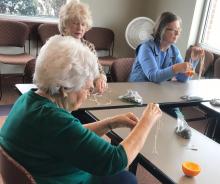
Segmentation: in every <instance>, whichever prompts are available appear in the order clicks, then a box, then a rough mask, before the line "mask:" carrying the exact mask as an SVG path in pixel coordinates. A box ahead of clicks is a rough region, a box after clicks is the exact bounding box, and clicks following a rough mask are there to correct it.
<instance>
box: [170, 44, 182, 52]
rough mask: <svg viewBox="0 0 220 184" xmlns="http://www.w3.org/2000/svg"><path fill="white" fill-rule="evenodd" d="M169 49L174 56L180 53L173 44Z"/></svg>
mask: <svg viewBox="0 0 220 184" xmlns="http://www.w3.org/2000/svg"><path fill="white" fill-rule="evenodd" d="M170 48H171V51H172V52H174V53H175V54H179V53H180V50H179V49H178V47H177V46H176V45H175V44H172V45H171V46H170Z"/></svg>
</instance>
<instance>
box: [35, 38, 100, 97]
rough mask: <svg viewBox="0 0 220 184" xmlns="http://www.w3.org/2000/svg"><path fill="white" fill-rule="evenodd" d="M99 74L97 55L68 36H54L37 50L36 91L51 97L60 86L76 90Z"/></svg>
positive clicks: (56, 92)
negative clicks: (39, 90)
mask: <svg viewBox="0 0 220 184" xmlns="http://www.w3.org/2000/svg"><path fill="white" fill-rule="evenodd" d="M98 74H99V71H98V64H97V56H95V55H94V54H93V53H92V52H91V51H90V50H89V48H87V47H85V46H83V45H82V43H81V42H80V41H79V40H77V39H75V38H73V37H71V36H61V35H56V36H53V37H51V38H50V39H49V40H48V41H47V42H46V44H45V45H44V46H43V47H42V48H41V50H40V53H39V55H38V57H37V60H36V66H35V72H34V78H33V81H34V83H35V84H36V85H37V87H38V88H39V89H41V90H43V91H44V92H46V93H49V94H51V95H54V94H59V90H60V88H61V87H63V88H66V89H71V90H73V91H78V90H80V89H81V88H82V87H83V86H84V85H85V83H86V81H88V80H94V79H95V78H97V76H98Z"/></svg>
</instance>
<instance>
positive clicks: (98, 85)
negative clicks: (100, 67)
mask: <svg viewBox="0 0 220 184" xmlns="http://www.w3.org/2000/svg"><path fill="white" fill-rule="evenodd" d="M106 82H107V81H106V77H105V76H102V75H100V77H99V78H97V79H96V80H95V90H96V92H97V93H100V94H102V93H104V91H105V90H106V88H107V83H106Z"/></svg>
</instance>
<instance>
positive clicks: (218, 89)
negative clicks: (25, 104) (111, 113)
mask: <svg viewBox="0 0 220 184" xmlns="http://www.w3.org/2000/svg"><path fill="white" fill-rule="evenodd" d="M108 86H109V87H108V89H107V91H106V92H105V93H104V94H103V95H101V96H100V95H91V97H90V98H89V99H88V100H87V101H86V102H85V103H84V104H83V105H82V106H81V108H82V109H103V108H125V107H134V106H137V105H136V104H133V103H130V102H123V101H121V100H120V99H119V98H118V97H119V96H121V95H124V94H125V93H126V92H127V90H128V89H132V90H135V91H137V92H138V93H139V94H140V95H141V96H142V98H143V105H144V106H145V105H146V104H148V103H149V102H155V103H159V104H162V105H176V106H181V105H183V104H189V103H193V102H204V101H209V100H211V99H213V98H220V79H202V80H190V81H188V82H186V83H180V82H175V81H167V82H163V83H161V84H155V83H152V82H135V83H134V82H133V83H132V82H124V83H109V84H108ZM16 87H17V89H18V90H19V91H20V92H21V93H24V92H26V91H28V90H29V89H30V88H33V87H35V86H34V85H33V84H16ZM28 88H29V89H28ZM207 89H209V92H207ZM185 95H189V96H198V97H201V98H202V99H201V100H196V101H193V100H192V101H185V100H183V99H181V97H182V96H185Z"/></svg>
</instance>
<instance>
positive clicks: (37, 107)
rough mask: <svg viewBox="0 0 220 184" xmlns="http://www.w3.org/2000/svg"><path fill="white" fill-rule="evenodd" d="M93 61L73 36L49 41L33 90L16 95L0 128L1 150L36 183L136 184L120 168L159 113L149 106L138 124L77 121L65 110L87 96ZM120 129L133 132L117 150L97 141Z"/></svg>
mask: <svg viewBox="0 0 220 184" xmlns="http://www.w3.org/2000/svg"><path fill="white" fill-rule="evenodd" d="M96 61H97V57H96V56H95V55H94V54H93V53H92V52H90V51H89V49H88V48H86V47H84V46H83V45H82V44H81V43H80V42H78V41H77V40H76V39H74V38H73V37H70V36H58V35H57V36H54V37H51V38H50V39H49V40H48V41H47V43H46V44H45V45H44V46H43V47H42V49H41V51H40V53H39V56H38V58H37V60H36V68H35V73H34V83H35V84H36V86H37V88H38V89H37V90H36V91H35V90H30V91H28V92H27V93H25V94H23V95H22V96H20V97H19V99H18V100H17V101H16V103H15V104H14V106H13V108H12V110H11V111H10V113H9V115H8V118H7V119H6V122H5V123H4V126H3V127H2V129H1V139H0V143H1V146H2V147H3V148H4V149H5V150H6V151H7V152H8V153H9V154H10V155H11V156H12V157H13V158H14V159H15V160H17V161H18V162H19V163H20V164H21V165H22V166H24V168H26V169H27V170H28V171H29V172H30V173H31V175H32V176H33V177H34V179H35V180H36V182H37V183H38V184H45V183H47V184H61V183H62V184H83V183H84V184H85V183H86V184H110V183H111V184H112V183H114V184H119V183H120V184H121V183H123V184H137V181H136V178H135V176H134V175H133V174H131V173H130V172H128V171H125V170H124V169H125V168H126V167H127V166H128V165H129V164H131V162H132V161H133V160H134V159H135V157H136V156H137V154H138V153H139V152H140V150H141V149H142V147H143V145H144V144H145V140H146V138H147V135H148V134H149V131H150V129H151V128H152V126H153V125H154V123H155V122H156V120H157V119H159V118H160V116H161V111H160V109H159V107H158V105H156V104H152V103H151V104H149V105H148V106H147V107H146V109H145V110H144V112H143V114H142V116H141V117H140V120H139V119H138V118H137V117H136V116H135V115H134V114H133V113H127V114H121V115H117V116H114V117H109V118H107V119H103V120H100V121H97V122H93V123H89V124H86V122H80V121H79V120H78V119H77V118H75V117H74V116H73V115H72V114H71V113H70V112H71V111H73V110H76V109H78V108H79V107H80V106H81V104H82V103H83V102H84V101H85V100H86V98H87V96H88V95H89V94H90V91H91V89H92V88H93V80H94V79H95V78H96V76H97V74H98V64H97V62H96ZM51 63H53V64H51ZM82 123H83V124H82ZM119 127H129V128H131V129H132V131H131V132H130V134H129V135H128V136H127V137H126V138H125V139H124V140H123V141H122V142H121V143H120V144H119V145H118V146H114V145H111V144H110V143H109V142H107V141H105V140H104V139H103V138H101V136H102V135H104V134H106V133H107V132H109V131H110V130H112V129H114V128H119Z"/></svg>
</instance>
